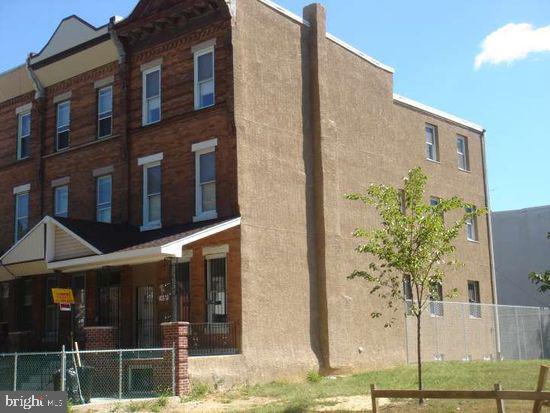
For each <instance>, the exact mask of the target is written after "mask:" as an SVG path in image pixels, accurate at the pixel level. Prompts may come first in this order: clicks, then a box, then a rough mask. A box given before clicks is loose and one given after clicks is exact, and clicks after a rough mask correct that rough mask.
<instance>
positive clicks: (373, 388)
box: [370, 384, 378, 413]
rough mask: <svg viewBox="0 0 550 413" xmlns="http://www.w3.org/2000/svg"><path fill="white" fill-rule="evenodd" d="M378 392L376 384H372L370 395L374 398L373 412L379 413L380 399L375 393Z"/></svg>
mask: <svg viewBox="0 0 550 413" xmlns="http://www.w3.org/2000/svg"><path fill="white" fill-rule="evenodd" d="M375 392H376V385H375V384H371V385H370V397H371V400H372V413H378V400H377V399H376V396H375V394H374V393H375Z"/></svg>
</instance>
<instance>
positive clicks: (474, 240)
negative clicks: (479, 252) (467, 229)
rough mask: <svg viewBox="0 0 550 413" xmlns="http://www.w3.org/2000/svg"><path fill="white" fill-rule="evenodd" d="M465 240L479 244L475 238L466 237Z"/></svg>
mask: <svg viewBox="0 0 550 413" xmlns="http://www.w3.org/2000/svg"><path fill="white" fill-rule="evenodd" d="M466 241H468V242H471V243H472V244H479V240H477V239H470V238H466Z"/></svg>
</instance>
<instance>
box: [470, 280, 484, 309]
mask: <svg viewBox="0 0 550 413" xmlns="http://www.w3.org/2000/svg"><path fill="white" fill-rule="evenodd" d="M468 302H469V303H470V317H475V318H481V299H480V295H479V281H468Z"/></svg>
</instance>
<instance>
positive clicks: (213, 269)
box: [206, 257, 227, 323]
mask: <svg viewBox="0 0 550 413" xmlns="http://www.w3.org/2000/svg"><path fill="white" fill-rule="evenodd" d="M226 284H227V283H226V258H225V257H222V258H209V259H207V261H206V304H207V305H206V307H207V311H206V315H207V321H208V323H225V322H227V285H226Z"/></svg>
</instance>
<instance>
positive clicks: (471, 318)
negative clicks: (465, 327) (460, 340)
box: [470, 315, 481, 320]
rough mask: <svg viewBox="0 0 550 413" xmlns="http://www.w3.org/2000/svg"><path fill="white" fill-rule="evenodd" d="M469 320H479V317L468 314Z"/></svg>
mask: <svg viewBox="0 0 550 413" xmlns="http://www.w3.org/2000/svg"><path fill="white" fill-rule="evenodd" d="M470 320H481V317H476V316H475V315H470Z"/></svg>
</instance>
